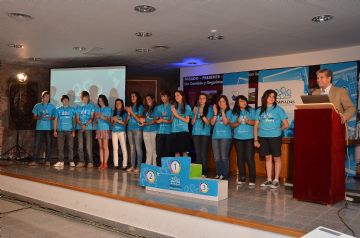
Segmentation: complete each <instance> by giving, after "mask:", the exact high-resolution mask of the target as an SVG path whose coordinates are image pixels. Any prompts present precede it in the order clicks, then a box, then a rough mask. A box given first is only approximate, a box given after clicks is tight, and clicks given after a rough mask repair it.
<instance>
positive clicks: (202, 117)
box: [191, 93, 214, 177]
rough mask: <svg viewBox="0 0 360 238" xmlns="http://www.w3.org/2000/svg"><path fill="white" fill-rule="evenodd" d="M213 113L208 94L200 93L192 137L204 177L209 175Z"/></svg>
mask: <svg viewBox="0 0 360 238" xmlns="http://www.w3.org/2000/svg"><path fill="white" fill-rule="evenodd" d="M213 115H214V112H213V110H212V108H211V107H209V102H208V100H207V95H206V94H204V93H200V95H199V97H198V99H197V103H196V105H195V107H194V109H193V118H192V120H191V124H192V125H193V128H192V137H193V142H194V147H195V153H196V163H197V164H201V165H202V175H203V177H207V175H208V168H207V160H208V148H209V141H210V131H211V125H210V119H211V118H212V117H213Z"/></svg>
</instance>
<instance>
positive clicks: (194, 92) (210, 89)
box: [183, 74, 223, 106]
mask: <svg viewBox="0 0 360 238" xmlns="http://www.w3.org/2000/svg"><path fill="white" fill-rule="evenodd" d="M183 85H184V92H185V95H187V97H188V103H189V104H190V105H191V106H194V104H195V103H196V102H195V101H196V98H197V97H198V95H199V93H205V94H207V95H208V97H209V99H210V100H212V98H213V96H214V95H217V94H220V93H221V92H222V90H223V74H212V75H201V76H191V77H184V78H183Z"/></svg>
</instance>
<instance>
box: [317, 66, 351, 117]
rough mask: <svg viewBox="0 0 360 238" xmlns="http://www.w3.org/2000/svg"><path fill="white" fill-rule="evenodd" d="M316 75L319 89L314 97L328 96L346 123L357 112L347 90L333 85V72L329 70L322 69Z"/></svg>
mask: <svg viewBox="0 0 360 238" xmlns="http://www.w3.org/2000/svg"><path fill="white" fill-rule="evenodd" d="M316 75H317V83H318V85H319V89H316V90H314V91H313V93H312V95H328V96H329V100H330V102H331V103H332V104H334V106H335V108H336V110H337V111H338V112H339V114H340V116H341V119H342V123H346V122H347V121H348V120H349V119H350V118H351V117H352V116H353V115H354V113H355V111H356V109H355V106H354V104H353V103H352V102H351V99H350V97H349V94H348V92H347V90H346V89H345V88H337V87H335V86H334V85H332V79H333V72H332V71H331V70H329V69H320V70H318V71H317V72H316Z"/></svg>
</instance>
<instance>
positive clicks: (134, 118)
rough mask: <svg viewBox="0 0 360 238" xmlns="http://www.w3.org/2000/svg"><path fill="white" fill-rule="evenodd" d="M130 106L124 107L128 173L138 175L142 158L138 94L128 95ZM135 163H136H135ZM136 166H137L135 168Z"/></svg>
mask: <svg viewBox="0 0 360 238" xmlns="http://www.w3.org/2000/svg"><path fill="white" fill-rule="evenodd" d="M130 102H131V104H130V105H131V106H129V107H126V108H125V110H126V111H127V113H128V120H129V121H128V125H127V129H128V132H127V134H128V139H129V144H130V156H131V167H130V168H128V170H127V171H128V172H135V173H139V168H140V164H141V162H142V158H143V151H142V139H143V138H142V127H141V126H140V124H141V120H140V118H142V117H143V113H144V107H143V106H142V105H141V103H140V102H141V98H140V94H139V93H138V92H132V93H130ZM136 162H137V163H136ZM136 165H137V166H136Z"/></svg>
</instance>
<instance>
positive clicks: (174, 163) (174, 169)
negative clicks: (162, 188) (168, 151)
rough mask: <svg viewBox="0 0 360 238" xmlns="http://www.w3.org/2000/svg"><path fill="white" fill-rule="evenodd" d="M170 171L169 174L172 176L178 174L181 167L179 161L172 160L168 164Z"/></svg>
mask: <svg viewBox="0 0 360 238" xmlns="http://www.w3.org/2000/svg"><path fill="white" fill-rule="evenodd" d="M170 171H171V173H173V174H179V173H180V171H181V166H180V163H179V161H177V160H174V161H172V162H171V163H170Z"/></svg>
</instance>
